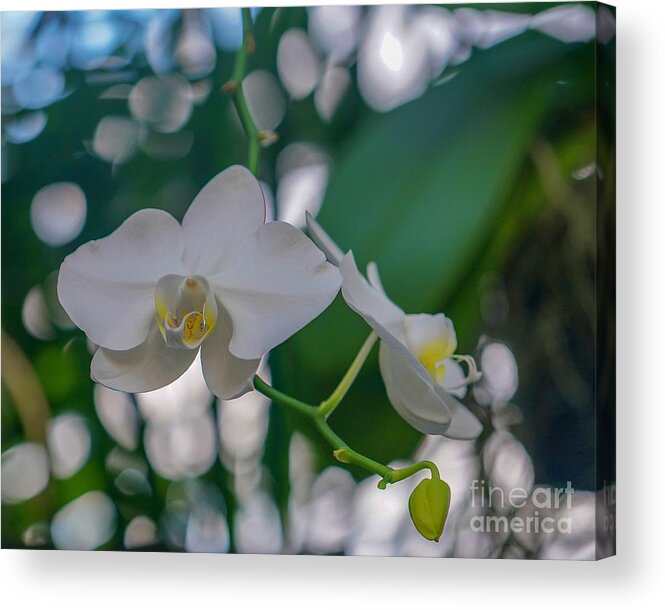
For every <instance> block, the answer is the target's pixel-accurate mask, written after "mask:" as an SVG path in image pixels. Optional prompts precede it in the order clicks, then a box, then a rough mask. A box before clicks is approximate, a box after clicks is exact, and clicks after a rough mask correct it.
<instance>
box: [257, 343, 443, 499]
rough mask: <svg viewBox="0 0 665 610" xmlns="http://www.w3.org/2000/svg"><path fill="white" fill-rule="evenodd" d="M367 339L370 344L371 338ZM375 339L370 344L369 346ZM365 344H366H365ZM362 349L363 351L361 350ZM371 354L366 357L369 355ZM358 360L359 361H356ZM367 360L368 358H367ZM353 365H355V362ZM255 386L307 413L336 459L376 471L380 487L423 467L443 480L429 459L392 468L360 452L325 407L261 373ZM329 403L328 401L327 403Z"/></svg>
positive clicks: (400, 479)
mask: <svg viewBox="0 0 665 610" xmlns="http://www.w3.org/2000/svg"><path fill="white" fill-rule="evenodd" d="M370 338H371V335H370V337H368V340H367V341H366V342H365V344H368V342H369V339H370ZM372 345H373V342H371V343H370V344H369V349H371V346H372ZM363 347H365V346H363ZM361 351H362V350H361ZM366 357H367V356H365V358H366ZM354 362H355V361H354ZM363 362H364V359H363ZM352 366H353V365H352ZM254 387H255V388H256V389H257V390H258V391H259V392H261V394H263V395H264V396H267V397H268V398H270V400H272V401H273V402H276V403H278V404H281V405H284V406H286V407H290V408H292V409H294V410H296V411H298V413H300V414H301V415H304V416H306V417H308V418H310V419H311V420H312V421H313V423H314V425H315V426H316V427H317V429H318V430H319V432H320V433H321V436H323V438H324V439H325V440H326V441H327V442H328V444H329V445H330V446H331V447H332V448H333V455H334V456H335V459H336V460H338V461H340V462H342V463H344V464H354V465H356V466H359V467H360V468H364V469H365V470H368V471H369V472H372V473H374V474H376V475H378V476H380V477H381V480H380V481H379V487H380V488H381V489H385V488H386V486H387V485H389V484H390V483H397V482H398V481H402V480H404V479H406V478H408V477H410V476H411V475H413V474H415V473H416V472H419V471H420V470H424V469H428V470H429V471H430V472H431V474H432V478H433V479H440V476H439V469H438V468H437V467H436V464H434V463H433V462H429V461H422V462H417V463H416V464H412V465H411V466H406V467H405V468H391V467H390V466H386V465H385V464H381V463H380V462H377V461H376V460H373V459H371V458H368V457H367V456H365V455H363V454H362V453H359V452H358V451H356V450H355V449H352V448H351V447H349V445H348V444H347V443H346V442H345V441H344V440H343V439H342V438H341V437H340V436H338V435H337V433H336V432H335V431H334V430H333V429H332V428H331V427H330V425H329V424H328V422H327V414H326V413H325V412H323V411H322V410H321V407H316V406H314V405H310V404H307V403H305V402H302V401H301V400H298V399H297V398H293V397H292V396H289V395H288V394H285V393H284V392H280V391H279V390H277V389H275V388H273V387H272V386H271V385H270V384H268V383H266V382H265V381H263V379H261V378H260V377H259V376H258V375H256V376H255V377H254ZM323 404H325V402H324V403H323Z"/></svg>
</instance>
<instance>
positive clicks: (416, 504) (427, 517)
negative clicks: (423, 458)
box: [409, 478, 450, 542]
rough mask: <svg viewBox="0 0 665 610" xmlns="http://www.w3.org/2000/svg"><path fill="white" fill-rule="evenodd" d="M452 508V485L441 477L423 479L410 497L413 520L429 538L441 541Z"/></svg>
mask: <svg viewBox="0 0 665 610" xmlns="http://www.w3.org/2000/svg"><path fill="white" fill-rule="evenodd" d="M449 508H450V486H449V485H448V483H446V482H445V481H441V480H440V479H438V478H437V479H423V480H422V481H420V483H418V485H416V488H415V489H414V490H413V492H412V493H411V497H410V498H409V513H410V514H411V520H412V521H413V524H414V525H415V526H416V529H417V530H418V531H419V532H420V534H421V535H422V536H423V537H424V538H427V540H434V541H435V542H438V541H439V538H440V537H441V534H442V533H443V527H444V525H445V524H446V519H447V518H448V509H449Z"/></svg>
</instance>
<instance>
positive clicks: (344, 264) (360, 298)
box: [339, 252, 404, 339]
mask: <svg viewBox="0 0 665 610" xmlns="http://www.w3.org/2000/svg"><path fill="white" fill-rule="evenodd" d="M339 270H340V271H341V272H342V278H343V280H342V295H343V296H344V300H345V301H346V302H347V304H348V305H349V307H351V309H353V310H354V311H355V312H356V313H358V314H359V315H360V316H362V317H363V318H365V320H367V322H368V324H370V326H372V323H371V322H370V319H371V320H373V321H375V322H376V323H377V324H378V325H380V326H382V327H388V326H393V325H395V324H400V325H401V322H402V320H403V319H404V312H403V311H402V310H401V309H400V308H399V307H397V305H395V304H394V303H393V302H392V301H391V300H390V299H389V298H388V297H387V296H386V295H385V293H384V292H382V291H381V290H378V289H377V288H375V287H373V286H371V285H370V284H369V282H368V281H367V280H366V279H365V278H364V277H363V276H362V274H361V273H360V271H359V270H358V266H357V265H356V261H355V259H354V257H353V252H348V253H347V254H345V255H344V256H343V257H342V260H341V261H340V265H339ZM372 328H374V326H372ZM374 330H376V331H377V334H378V335H379V337H381V338H382V339H383V337H382V336H381V334H380V333H379V329H378V328H374Z"/></svg>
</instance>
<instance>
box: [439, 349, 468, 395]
mask: <svg viewBox="0 0 665 610" xmlns="http://www.w3.org/2000/svg"><path fill="white" fill-rule="evenodd" d="M443 366H444V367H445V369H444V370H445V375H444V377H443V383H441V386H443V388H444V389H445V390H446V391H447V392H449V393H450V394H452V395H453V396H457V397H458V398H464V396H466V387H467V385H468V383H469V380H468V379H467V376H466V375H465V374H464V369H463V368H462V367H461V365H460V364H458V363H457V362H455V361H454V360H453V359H452V358H448V359H447V360H444V362H443Z"/></svg>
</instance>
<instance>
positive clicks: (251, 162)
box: [223, 8, 261, 175]
mask: <svg viewBox="0 0 665 610" xmlns="http://www.w3.org/2000/svg"><path fill="white" fill-rule="evenodd" d="M255 50H256V39H255V38H254V34H253V32H252V15H251V12H250V9H248V8H243V9H242V45H241V46H240V48H239V49H238V52H237V53H236V58H235V62H234V64H233V72H232V74H231V80H229V81H227V82H226V83H225V84H224V86H223V89H224V91H226V92H227V93H228V94H229V96H230V97H231V101H232V102H233V105H234V106H235V108H236V111H237V113H238V117H239V119H240V124H241V125H242V128H243V130H244V132H245V135H246V136H247V167H248V168H249V171H251V172H252V173H253V174H254V175H256V174H257V173H258V171H259V160H260V155H261V132H260V131H259V129H258V127H257V126H256V124H255V123H254V119H253V118H252V114H251V113H250V111H249V106H248V105H247V100H246V98H245V94H244V92H243V90H242V82H243V80H244V79H245V76H246V74H247V64H248V62H249V56H250V55H251V54H252V53H254V51H255Z"/></svg>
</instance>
